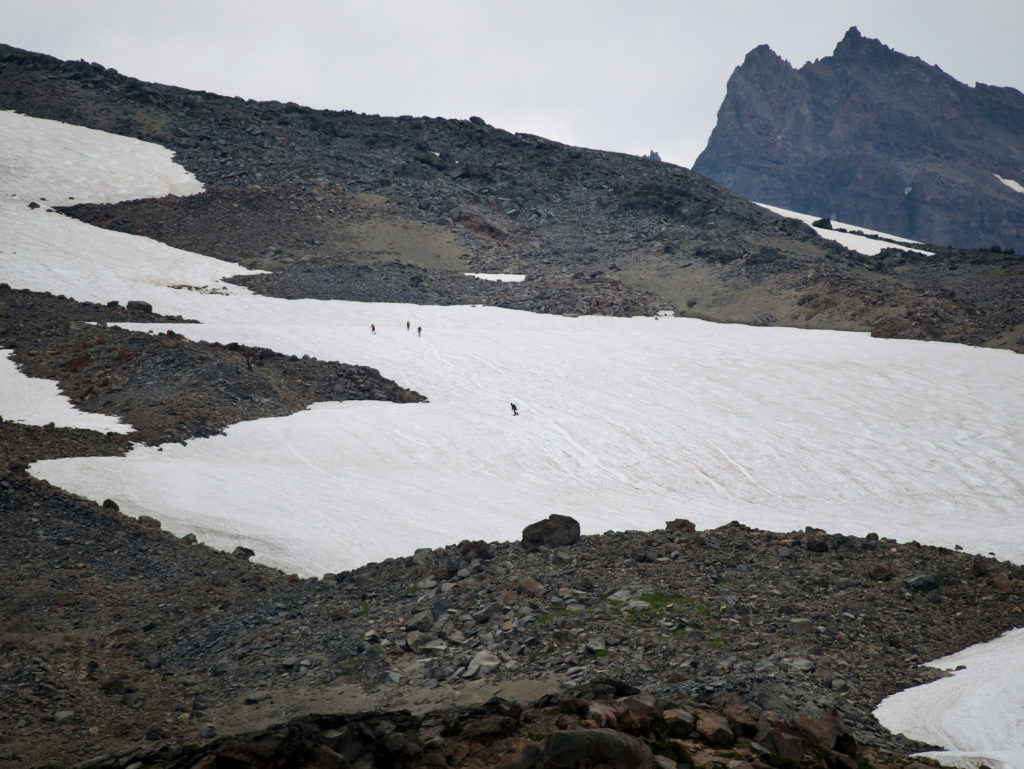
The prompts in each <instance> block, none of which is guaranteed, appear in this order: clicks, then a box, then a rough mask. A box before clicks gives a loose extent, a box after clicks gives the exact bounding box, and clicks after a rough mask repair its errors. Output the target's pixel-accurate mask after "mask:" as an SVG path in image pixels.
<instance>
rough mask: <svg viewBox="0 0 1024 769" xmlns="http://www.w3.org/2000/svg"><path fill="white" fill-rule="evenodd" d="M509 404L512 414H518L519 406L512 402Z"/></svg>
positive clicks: (515, 415)
mask: <svg viewBox="0 0 1024 769" xmlns="http://www.w3.org/2000/svg"><path fill="white" fill-rule="evenodd" d="M510 405H511V406H512V416H514V417H517V416H519V408H518V407H517V406H516V404H514V403H512V404H510Z"/></svg>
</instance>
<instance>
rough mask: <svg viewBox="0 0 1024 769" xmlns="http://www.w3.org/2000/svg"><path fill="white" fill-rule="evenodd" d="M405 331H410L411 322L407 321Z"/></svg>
mask: <svg viewBox="0 0 1024 769" xmlns="http://www.w3.org/2000/svg"><path fill="white" fill-rule="evenodd" d="M405 330H406V331H408V330H409V321H406V322H405Z"/></svg>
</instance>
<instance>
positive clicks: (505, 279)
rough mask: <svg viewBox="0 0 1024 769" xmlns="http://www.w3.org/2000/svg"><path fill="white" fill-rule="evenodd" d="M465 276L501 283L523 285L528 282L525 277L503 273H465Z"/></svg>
mask: <svg viewBox="0 0 1024 769" xmlns="http://www.w3.org/2000/svg"><path fill="white" fill-rule="evenodd" d="M462 274H463V275H468V276H469V277H471V278H480V280H493V281H497V282H499V283H522V282H523V281H524V280H526V276H525V275H513V274H511V273H503V272H464V273H462Z"/></svg>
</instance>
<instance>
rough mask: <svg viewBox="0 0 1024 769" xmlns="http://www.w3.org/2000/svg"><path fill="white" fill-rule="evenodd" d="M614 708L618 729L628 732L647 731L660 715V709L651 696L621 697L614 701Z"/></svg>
mask: <svg viewBox="0 0 1024 769" xmlns="http://www.w3.org/2000/svg"><path fill="white" fill-rule="evenodd" d="M614 707H615V717H616V719H617V720H618V723H619V728H620V729H624V730H625V731H628V732H635V733H641V732H646V731H649V730H650V729H651V728H652V727H653V726H654V722H655V721H656V720H657V719H658V718H660V717H661V714H662V708H661V706H660V705H658V701H657V700H656V699H655V698H654V695H653V694H634V695H633V696H631V697H622V698H621V699H618V700H616V701H615V703H614Z"/></svg>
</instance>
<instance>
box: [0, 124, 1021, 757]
mask: <svg viewBox="0 0 1024 769" xmlns="http://www.w3.org/2000/svg"><path fill="white" fill-rule="evenodd" d="M0 115H3V113H0ZM8 119H10V118H8ZM22 120H28V119H27V118H22ZM44 122H45V121H32V122H31V124H30V126H31V129H30V130H25V131H21V132H19V131H14V130H10V131H9V132H8V134H7V135H6V136H5V138H6V141H5V143H4V144H3V149H2V150H0V152H2V153H5V154H0V158H6V157H7V155H11V156H14V157H17V155H18V152H19V142H23V143H29V142H31V141H33V140H34V139H35V140H39V137H43V139H42V140H43V141H45V131H46V130H50V129H49V128H45V129H44V128H40V127H39V124H41V123H44ZM0 125H3V123H0ZM29 133H30V134H31V137H29V136H28V135H27V134H29ZM114 139H117V141H110V140H108V139H106V138H105V139H103V141H104V142H107V141H110V144H109V146H108V145H104V149H103V150H102V151H100V150H97V149H96V148H95V147H94V146H93V145H92V144H91V143H90V142H91V139H90V138H88V137H87V138H83V139H80V140H79V143H74V142H72V143H70V144H68V145H66V146H55V147H54V148H51V149H50V150H48V151H50V152H52V153H53V154H54V155H56V156H58V160H59V161H60V163H63V164H65V165H66V164H67V160H66V157H65V156H66V155H67V154H71V155H74V153H76V152H85V153H86V154H88V155H89V157H90V158H91V160H90V163H91V168H90V170H89V173H88V174H83V175H82V177H81V179H80V180H79V181H78V182H77V183H78V186H77V187H76V191H77V194H76V198H77V199H79V200H88V199H97V198H99V199H103V196H104V195H109V194H111V192H110V190H111V189H112V188H113V187H115V186H116V177H117V176H118V174H120V173H121V172H122V171H123V172H124V173H126V174H127V175H129V176H131V175H132V174H133V173H134V171H133V168H134V166H133V164H134V163H136V162H138V163H140V164H144V165H147V167H149V166H152V165H153V164H155V163H157V161H155V160H153V159H152V158H149V159H147V160H145V161H142V160H138V159H136V158H137V156H136V155H135V154H134V153H136V152H137V151H138V146H137V143H131V142H130V140H124V139H118V137H114ZM35 151H36V152H38V153H39V157H40V158H42V159H43V160H45V156H46V151H44V150H39V149H38V148H37V149H36V150H35ZM159 162H161V163H164V164H166V165H170V163H168V162H167V158H166V157H164V159H163V160H161V161H159ZM60 163H58V165H59V164H60ZM8 167H12V166H0V173H5V174H6V176H3V178H0V181H2V182H3V183H4V188H5V189H7V188H17V190H18V193H17V194H18V198H17V199H8V197H9V196H5V197H4V199H3V201H0V217H2V218H0V280H3V281H6V282H8V283H10V284H11V285H13V286H15V287H24V288H33V289H37V290H42V291H50V292H53V293H58V294H67V295H69V296H72V297H74V298H76V299H80V300H92V301H103V302H105V301H109V300H111V299H118V300H120V301H125V300H127V299H145V300H147V301H150V302H151V303H152V304H153V306H154V310H156V311H157V312H162V313H166V314H180V315H182V316H184V317H189V318H195V319H198V320H200V321H202V322H201V324H177V325H173V326H158V328H160V329H163V328H169V327H170V328H174V330H175V331H177V332H179V333H182V334H184V335H186V336H189V337H190V338H193V339H205V340H216V341H221V342H230V341H237V342H242V343H246V344H253V345H260V346H266V347H270V348H272V349H274V350H277V351H279V352H283V353H286V354H295V355H311V356H316V357H319V358H323V359H330V360H340V361H344V362H348V363H356V364H363V365H370V366H374V367H376V368H378V369H380V371H381V372H382V373H383V374H384V375H385V376H388V377H390V378H392V379H395V380H396V381H397V382H398V383H399V384H401V385H403V386H406V387H410V388H412V389H415V390H417V391H419V392H421V393H423V394H424V395H426V396H427V397H428V398H429V399H430V402H429V403H427V404H404V405H398V404H391V403H378V402H368V401H360V402H345V403H340V404H339V403H328V404H318V405H316V406H314V407H313V408H311V409H309V410H306V411H303V412H300V413H298V414H295V415H293V416H290V417H286V418H280V419H265V420H257V421H252V422H246V423H241V424H238V425H235V426H233V427H231V428H229V429H228V430H227V432H226V434H225V435H222V436H215V437H213V438H209V439H204V440H196V441H192V442H190V443H189V444H188V445H184V446H183V445H178V444H168V445H165V446H162V447H159V448H151V447H143V446H138V447H136V448H135V449H134V450H133V451H132V453H131V454H129V456H127V457H124V458H111V457H106V458H102V457H101V458H96V457H92V458H73V459H62V460H51V461H46V462H38V463H36V464H35V465H33V468H32V472H33V473H34V474H36V475H37V476H39V477H42V478H45V479H47V480H49V481H51V482H53V483H55V484H57V485H60V486H62V487H64V488H67V489H69V490H71V491H74V492H77V493H80V494H83V495H86V496H89V497H92V498H94V499H97V500H102V499H104V498H107V497H110V498H113V499H115V500H116V501H117V502H118V504H119V505H120V506H121V509H122V510H123V511H125V512H126V513H128V514H131V515H139V514H143V513H146V514H149V515H153V516H154V517H156V518H158V519H160V520H161V521H162V522H163V524H164V527H165V528H167V529H169V530H171V531H173V532H175V533H177V534H185V533H187V532H189V531H193V532H195V533H196V534H197V535H198V536H199V537H200V538H201V539H203V540H204V541H206V542H207V543H209V544H211V545H213V546H216V547H221V548H227V549H230V548H233V547H234V546H235V545H238V544H243V545H247V546H249V547H252V548H253V549H254V550H255V551H256V553H257V556H256V557H257V559H258V560H261V561H263V562H265V563H268V564H270V565H274V566H278V567H280V568H282V569H285V570H287V571H296V572H298V573H300V574H305V575H308V574H322V573H324V572H327V571H338V570H340V569H343V568H348V567H352V566H356V565H358V564H360V563H362V562H365V561H368V560H379V559H381V558H384V557H388V556H397V555H405V554H409V553H411V552H412V551H413V550H415V549H416V548H418V547H424V546H437V545H443V544H448V543H452V542H458V541H459V540H461V539H465V538H470V539H486V540H495V539H514V538H518V536H519V534H520V532H521V529H522V527H523V526H524V525H525V524H527V523H530V522H532V521H535V520H537V519H539V518H541V517H546V516H547V515H548V514H550V513H552V512H559V513H565V514H569V515H572V516H574V517H576V518H577V519H578V520H579V521H580V523H581V525H582V527H583V530H584V531H585V532H587V533H594V532H600V531H604V530H606V529H627V528H637V529H647V528H657V527H661V526H663V525H664V522H665V521H666V520H670V519H672V518H676V517H686V518H690V519H691V520H693V521H694V522H695V523H696V524H697V525H698V527H701V528H704V527H710V526H716V525H719V524H722V523H726V522H728V521H730V520H733V519H737V520H740V521H742V522H744V523H747V524H749V525H753V526H759V527H764V528H769V529H773V530H782V531H786V530H792V529H802V528H803V527H804V526H807V525H813V526H819V527H822V528H825V529H828V530H831V531H839V532H848V533H855V534H865V533H867V532H869V531H872V530H874V531H877V532H878V533H879V534H881V535H883V536H889V537H895V538H897V539H900V540H908V539H917V540H919V541H921V542H925V543H932V544H940V545H946V546H954V545H957V544H959V545H961V546H962V547H964V548H965V549H966V550H968V551H973V552H981V553H989V552H993V553H996V554H997V555H999V556H1000V557H1002V558H1009V559H1012V560H1014V561H1018V562H1021V561H1024V536H1022V534H1024V520H1022V516H1021V514H1020V513H1021V508H1020V504H1021V503H1020V500H1021V499H1022V498H1024V495H1022V493H1021V492H1022V482H1021V481H1020V479H1019V457H1020V456H1021V454H1022V449H1024V430H1022V427H1024V415H1022V413H1021V410H1020V408H1019V404H1020V402H1021V396H1022V394H1024V357H1021V356H1017V355H1014V354H1012V353H1009V352H1006V351H996V350H983V349H977V348H968V347H963V346H958V345H949V344H939V343H925V342H915V341H901V340H878V339H872V338H870V337H869V336H867V335H865V334H852V333H843V332H829V331H801V330H795V329H780V328H751V327H746V326H740V325H718V324H711V323H705V322H702V321H697V320H692V319H685V318H662V319H654V318H632V319H621V318H601V317H585V318H563V317H558V316H544V315H537V314H530V313H523V312H516V311H510V310H501V309H497V308H486V307H424V306H412V305H398V304H364V303H354V302H319V301H312V300H303V301H288V300H282V299H272V298H266V297H259V296H255V295H252V294H251V293H250V292H248V291H246V290H245V289H242V288H239V287H236V286H232V285H230V284H223V283H219V280H220V278H221V277H223V276H226V275H229V274H233V273H239V272H244V270H241V269H240V268H238V267H237V265H232V264H229V263H226V262H220V261H218V260H215V259H210V258H208V257H203V256H199V255H195V254H190V253H187V252H184V251H180V250H177V249H172V248H169V247H167V246H164V245H161V244H159V243H155V242H153V241H149V240H146V239H144V238H137V237H133V236H129V235H123V234H118V233H111V232H106V231H101V230H98V229H95V228H91V227H89V226H88V225H85V224H82V223H80V222H75V221H72V220H69V219H66V218H64V217H61V216H59V215H57V214H54V213H51V212H47V211H46V210H45V208H41V209H36V210H34V211H30V210H28V209H27V203H26V196H27V195H33V194H37V193H36V192H35V190H38V189H43V187H44V185H43V184H42V183H41V181H40V179H41V180H42V181H45V179H46V175H47V174H49V173H51V171H50V170H47V169H48V168H49V167H48V166H46V164H45V162H42V161H40V162H39V163H38V167H37V168H36V169H34V170H32V171H31V172H29V171H19V172H17V173H15V172H7V171H4V170H3V169H4V168H8ZM158 170H159V169H158ZM165 171H166V169H164V171H160V172H159V173H157V174H156V175H155V176H150V177H149V181H148V182H147V183H146V184H148V185H149V188H148V190H147V189H146V188H145V187H146V185H141V186H142V187H143V189H138V190H135V191H133V194H135V195H139V194H153V195H160V194H168V192H170V191H172V190H171V187H173V186H174V185H175V184H177V182H176V181H174V179H175V178H178V180H179V181H180V177H174V176H173V175H172V174H170V172H167V175H163V174H164V172H165ZM37 177H39V178H37ZM186 181H187V180H186ZM90 185H95V189H91V188H90ZM24 190H30V192H23V191H24ZM51 194H52V193H51ZM90 196H92V197H90ZM182 284H185V285H191V286H193V287H197V288H201V287H216V288H217V289H218V291H217V292H216V293H208V292H203V291H194V290H187V289H181V288H178V289H174V288H170V287H169V286H173V285H182ZM222 292H223V293H222ZM407 320H408V321H411V323H412V326H413V330H412V331H407V330H406V327H405V324H406V321H407ZM371 323H374V324H375V325H376V328H377V333H376V334H375V335H371V333H370V324H371ZM417 326H422V328H423V334H422V336H418V335H417V333H416V330H415V329H416V327H417ZM135 327H136V328H152V327H151V326H135ZM242 369H243V372H244V366H243V367H242ZM14 392H15V391H14V390H13V389H9V388H4V390H3V395H2V396H0V416H5V418H6V414H7V412H8V411H9V410H10V409H13V408H14V407H15V405H16V402H17V401H18V400H19V398H20V397H21V396H16V395H14V394H13V393H14ZM510 402H515V403H516V404H517V405H518V406H519V408H520V411H521V415H520V416H518V417H513V416H512V414H511V409H510V406H509V404H510ZM1006 638H1007V639H1008V640H1007V641H1006V642H1005V645H1001V646H997V645H994V644H989V645H986V646H984V647H981V652H979V655H980V654H987V653H991V654H993V655H995V659H996V660H997V661H1001V664H1002V669H1003V675H1002V676H1001V677H998V678H996V677H985V676H986V674H985V672H984V671H985V669H986V668H985V664H986V663H983V662H982V661H981V660H982V659H983V658H982V657H981V656H972V657H971V662H969V663H968V669H967V670H966V671H962V672H960V673H957V674H956V675H955V676H954V677H953V678H952V679H948V680H951V681H961V682H964V681H966V682H971V681H974V680H975V679H974V678H972V677H971V676H972V675H973V672H974V670H975V669H977V670H978V671H979V674H980V675H981V676H982V677H981V678H980V679H979V680H980V681H981V682H982V683H980V684H979V685H975V686H971V685H970V684H968V685H966V686H961V687H960V690H959V691H958V692H957V693H956V694H955V697H954V696H953V695H951V698H946V697H945V695H944V696H943V697H941V698H940V697H933V696H931V695H929V694H928V693H927V692H928V691H930V689H929V688H928V687H925V688H924V689H925V692H926V693H925V694H924V695H922V699H920V700H917V701H916V703H915V702H914V701H912V700H910V699H903V700H900V701H899V702H897V703H896V704H894V705H890V704H888V701H887V703H886V704H885V706H884V707H883V709H882V711H880V712H881V713H883V714H884V715H885V718H886V719H888V720H886V721H884V722H885V723H900V724H901V725H900V726H898V727H896V728H899V729H901V730H907V729H911V728H914V729H921V730H924V731H915V732H914V736H915V737H917V738H918V739H924V740H928V741H931V742H935V743H937V744H945V745H948V746H950V747H953V748H956V749H958V750H961V751H976V750H983V751H994V750H1003V751H1010V752H1009V753H1003V754H1000V756H999V757H1002V758H1004V759H1006V760H1008V761H1010V763H1003V764H1000V763H998V760H997V759H998V758H999V757H997V756H995V755H993V754H992V753H991V752H989V753H986V755H988V756H990V758H988V759H986V760H988V761H989V763H990V765H996V766H1000V765H1002V766H1018V767H1020V766H1024V754H1022V753H1020V752H1019V751H1020V748H1019V747H1018V746H1016V744H1015V740H1016V742H1019V736H1020V735H1021V734H1024V717H1022V716H1021V715H1020V714H1022V713H1024V686H1021V683H1022V682H1024V671H1021V669H1020V664H1019V661H1018V660H1019V656H1017V655H1019V653H1020V649H1021V648H1024V639H1022V638H1021V637H1020V636H1013V635H1009V636H1007V637H1006ZM986 650H991V651H990V652H989V651H986ZM997 664H999V663H998V662H997ZM940 683H946V681H942V682H940ZM932 686H935V685H932ZM979 690H980V695H979ZM916 691H918V690H911V691H910V692H907V693H904V694H903V695H901V697H907V698H912V697H916V696H918V695H915V694H914V692H916ZM970 696H975V697H977V696H981V697H983V698H984V701H983V702H982V704H981V705H978V706H975V705H974V704H971V703H968V705H967V707H968V711H967V712H964V711H962V707H963V705H962V704H961V703H964V702H965V698H968V697H970ZM993 702H998V703H999V705H998V707H997V708H994V707H993V706H992V703H993ZM985 703H987V704H985ZM971 707H979V708H980V709H979V710H977V711H970V710H969V709H970V708H971ZM937 708H941V709H942V712H943V713H950V712H956V713H959V714H960V715H959V716H957V717H958V718H959V719H961V721H962V725H966V726H964V728H963V729H962V731H961V732H956V733H954V732H953V731H952V730H951V729H949V728H948V727H940V720H941V719H939V718H938V717H937V716H936V713H937V712H938V711H937V710H936V709H937ZM907 713H915V714H916V715H913V716H908V718H909V719H910V720H908V721H907V722H906V724H907V725H904V724H903V723H902V722H899V721H898V719H899V718H900V717H902V715H901V714H907ZM921 713H923V714H924V715H923V716H922V715H921ZM978 713H980V714H982V715H978ZM982 723H984V724H985V725H986V728H985V730H984V735H985V738H984V739H981V738H980V737H979V738H978V739H975V736H974V735H975V732H977V733H978V735H980V734H981V733H982V730H981V729H980V728H979V725H980V724H982ZM929 730H930V731H929ZM1000 734H1001V735H1002V736H1003V738H1004V740H1003V741H1002V742H999V741H998V740H997V739H996V736H998V735H1000ZM992 735H995V736H992ZM972 740H974V741H972ZM1013 751H1018V752H1016V753H1015V752H1013ZM1007 756H1009V758H1007ZM943 760H945V759H943ZM1015 762H1016V763H1015ZM965 765H969V764H965Z"/></svg>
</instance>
